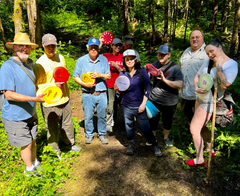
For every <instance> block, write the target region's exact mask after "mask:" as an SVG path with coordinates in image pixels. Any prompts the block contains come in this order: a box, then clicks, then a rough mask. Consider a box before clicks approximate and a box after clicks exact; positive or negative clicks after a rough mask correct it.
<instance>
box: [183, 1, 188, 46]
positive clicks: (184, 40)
mask: <svg viewBox="0 0 240 196" xmlns="http://www.w3.org/2000/svg"><path fill="white" fill-rule="evenodd" d="M186 3H187V5H186V8H187V10H186V25H185V32H184V39H183V42H184V43H185V42H186V34H187V25H188V8H189V4H188V0H187V2H186Z"/></svg>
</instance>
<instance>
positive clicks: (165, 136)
mask: <svg viewBox="0 0 240 196" xmlns="http://www.w3.org/2000/svg"><path fill="white" fill-rule="evenodd" d="M169 133H170V130H166V129H164V130H163V134H164V139H167V138H168V136H169Z"/></svg>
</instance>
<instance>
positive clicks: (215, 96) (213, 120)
mask: <svg viewBox="0 0 240 196" xmlns="http://www.w3.org/2000/svg"><path fill="white" fill-rule="evenodd" d="M215 81H216V82H215V86H214V96H213V115H212V131H211V133H212V135H211V147H210V152H209V158H208V172H207V180H206V185H208V181H209V178H210V171H211V159H212V156H211V154H212V153H211V152H212V149H213V141H214V127H215V118H216V104H217V86H218V85H217V77H216V80H215Z"/></svg>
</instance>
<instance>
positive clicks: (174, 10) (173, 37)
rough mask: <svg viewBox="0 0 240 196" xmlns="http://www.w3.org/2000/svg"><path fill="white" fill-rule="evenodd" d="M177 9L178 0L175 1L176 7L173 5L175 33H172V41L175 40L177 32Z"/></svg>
mask: <svg viewBox="0 0 240 196" xmlns="http://www.w3.org/2000/svg"><path fill="white" fill-rule="evenodd" d="M176 8H177V0H174V5H173V13H172V17H173V31H172V40H175V30H176V17H177V16H176V15H177V13H176Z"/></svg>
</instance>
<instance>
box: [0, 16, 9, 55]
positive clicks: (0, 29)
mask: <svg viewBox="0 0 240 196" xmlns="http://www.w3.org/2000/svg"><path fill="white" fill-rule="evenodd" d="M0 32H1V37H2V40H3V44H4V48H5V50H6V51H7V53H8V54H9V52H10V51H9V50H8V48H7V47H6V43H7V41H6V37H5V33H4V29H3V26H2V20H1V18H0Z"/></svg>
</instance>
